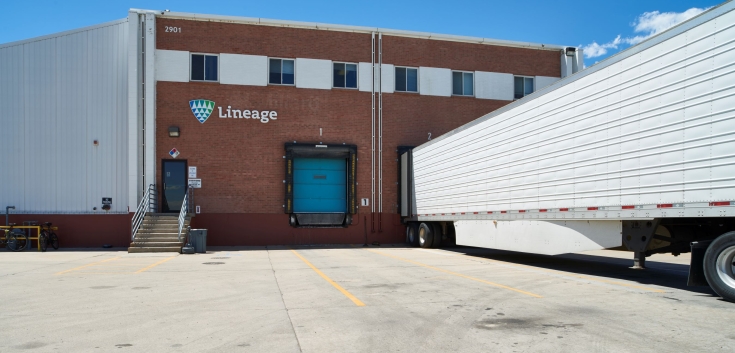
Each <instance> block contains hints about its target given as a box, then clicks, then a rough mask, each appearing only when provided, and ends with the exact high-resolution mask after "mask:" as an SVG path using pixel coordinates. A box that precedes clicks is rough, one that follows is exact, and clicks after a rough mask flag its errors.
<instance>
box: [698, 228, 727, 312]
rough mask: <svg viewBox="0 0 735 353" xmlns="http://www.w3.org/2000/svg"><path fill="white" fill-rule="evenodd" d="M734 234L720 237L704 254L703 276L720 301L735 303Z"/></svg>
mask: <svg viewBox="0 0 735 353" xmlns="http://www.w3.org/2000/svg"><path fill="white" fill-rule="evenodd" d="M734 272H735V232H728V233H725V234H723V235H720V236H719V237H717V239H715V240H714V241H713V242H712V243H711V244H710V245H709V247H708V248H707V251H706V252H705V253H704V276H705V278H707V283H709V286H710V287H711V288H712V290H714V291H715V293H717V294H718V295H719V296H721V297H722V299H725V300H727V301H731V302H735V273H734Z"/></svg>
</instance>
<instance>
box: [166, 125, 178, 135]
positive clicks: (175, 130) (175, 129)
mask: <svg viewBox="0 0 735 353" xmlns="http://www.w3.org/2000/svg"><path fill="white" fill-rule="evenodd" d="M168 136H169V137H179V127H178V126H169V127H168Z"/></svg>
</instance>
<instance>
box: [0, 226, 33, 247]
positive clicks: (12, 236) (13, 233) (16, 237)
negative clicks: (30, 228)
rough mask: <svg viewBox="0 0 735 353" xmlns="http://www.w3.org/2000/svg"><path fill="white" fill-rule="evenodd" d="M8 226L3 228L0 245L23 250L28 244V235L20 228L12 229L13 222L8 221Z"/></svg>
mask: <svg viewBox="0 0 735 353" xmlns="http://www.w3.org/2000/svg"><path fill="white" fill-rule="evenodd" d="M8 226H9V227H10V228H8V229H3V231H4V238H5V239H4V240H0V242H2V243H0V245H5V247H7V248H8V250H11V251H23V250H25V248H26V245H28V235H27V234H26V233H25V232H24V231H23V230H22V229H13V227H14V226H15V223H8Z"/></svg>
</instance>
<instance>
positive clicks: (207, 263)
mask: <svg viewBox="0 0 735 353" xmlns="http://www.w3.org/2000/svg"><path fill="white" fill-rule="evenodd" d="M224 264H225V263H224V262H202V265H224Z"/></svg>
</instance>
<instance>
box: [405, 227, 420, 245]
mask: <svg viewBox="0 0 735 353" xmlns="http://www.w3.org/2000/svg"><path fill="white" fill-rule="evenodd" d="M406 242H407V243H408V244H409V245H411V246H419V225H418V224H417V223H415V222H410V223H408V224H407V225H406Z"/></svg>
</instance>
